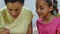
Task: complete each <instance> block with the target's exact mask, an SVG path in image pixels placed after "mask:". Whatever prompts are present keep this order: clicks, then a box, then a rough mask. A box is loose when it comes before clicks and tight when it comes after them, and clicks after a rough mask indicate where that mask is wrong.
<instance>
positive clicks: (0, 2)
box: [0, 0, 60, 34]
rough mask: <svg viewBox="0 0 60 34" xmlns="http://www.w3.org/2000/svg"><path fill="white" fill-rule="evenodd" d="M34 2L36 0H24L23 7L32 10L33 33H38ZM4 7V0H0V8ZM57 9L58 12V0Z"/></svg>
mask: <svg viewBox="0 0 60 34" xmlns="http://www.w3.org/2000/svg"><path fill="white" fill-rule="evenodd" d="M35 3H36V0H25V4H24V6H25V7H28V8H30V10H32V12H33V14H34V17H33V20H32V24H33V34H38V31H37V28H36V19H37V18H38V16H37V14H36V8H35ZM3 7H5V4H4V0H0V9H1V8H3ZM58 9H59V13H60V0H58Z"/></svg>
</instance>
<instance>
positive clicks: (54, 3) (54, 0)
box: [45, 0, 58, 15]
mask: <svg viewBox="0 0 60 34" xmlns="http://www.w3.org/2000/svg"><path fill="white" fill-rule="evenodd" d="M45 1H46V2H47V3H48V6H53V10H52V11H51V14H52V15H54V14H53V11H55V12H56V13H58V8H57V6H58V2H57V0H45Z"/></svg>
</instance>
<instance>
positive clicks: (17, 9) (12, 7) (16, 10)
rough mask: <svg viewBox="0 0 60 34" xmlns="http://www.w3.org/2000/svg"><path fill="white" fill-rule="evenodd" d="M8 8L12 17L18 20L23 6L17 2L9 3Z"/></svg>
mask: <svg viewBox="0 0 60 34" xmlns="http://www.w3.org/2000/svg"><path fill="white" fill-rule="evenodd" d="M6 6H7V9H8V12H9V14H10V15H11V16H12V17H14V18H16V17H17V16H18V15H19V14H20V13H21V11H22V6H23V4H22V3H19V2H15V3H7V5H6Z"/></svg>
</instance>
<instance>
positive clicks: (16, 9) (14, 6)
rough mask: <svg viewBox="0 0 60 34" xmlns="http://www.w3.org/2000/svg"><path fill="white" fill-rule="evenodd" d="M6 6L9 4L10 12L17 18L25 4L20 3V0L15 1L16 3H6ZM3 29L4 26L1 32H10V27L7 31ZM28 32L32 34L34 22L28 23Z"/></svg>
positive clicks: (6, 33)
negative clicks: (18, 0)
mask: <svg viewBox="0 0 60 34" xmlns="http://www.w3.org/2000/svg"><path fill="white" fill-rule="evenodd" d="M6 6H7V9H8V12H9V14H10V15H11V16H12V17H13V18H14V19H16V18H17V17H18V16H19V14H20V13H21V10H22V7H23V4H22V3H19V2H15V3H10V2H9V3H7V4H6ZM3 30H4V28H3V29H1V30H0V31H1V34H8V33H9V30H8V29H7V30H6V31H7V32H6V31H5V30H4V31H5V33H3ZM27 34H32V22H31V23H30V24H29V25H28V30H27Z"/></svg>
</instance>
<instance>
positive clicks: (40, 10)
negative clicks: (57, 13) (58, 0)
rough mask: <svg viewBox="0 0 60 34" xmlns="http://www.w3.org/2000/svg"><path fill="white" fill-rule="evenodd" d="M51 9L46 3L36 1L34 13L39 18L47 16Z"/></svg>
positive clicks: (41, 0) (43, 0) (42, 0)
mask: <svg viewBox="0 0 60 34" xmlns="http://www.w3.org/2000/svg"><path fill="white" fill-rule="evenodd" d="M52 9H53V8H52V7H49V6H48V3H46V1H45V0H37V1H36V12H37V14H38V16H39V17H45V16H47V15H48V14H49V13H50V11H52Z"/></svg>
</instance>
